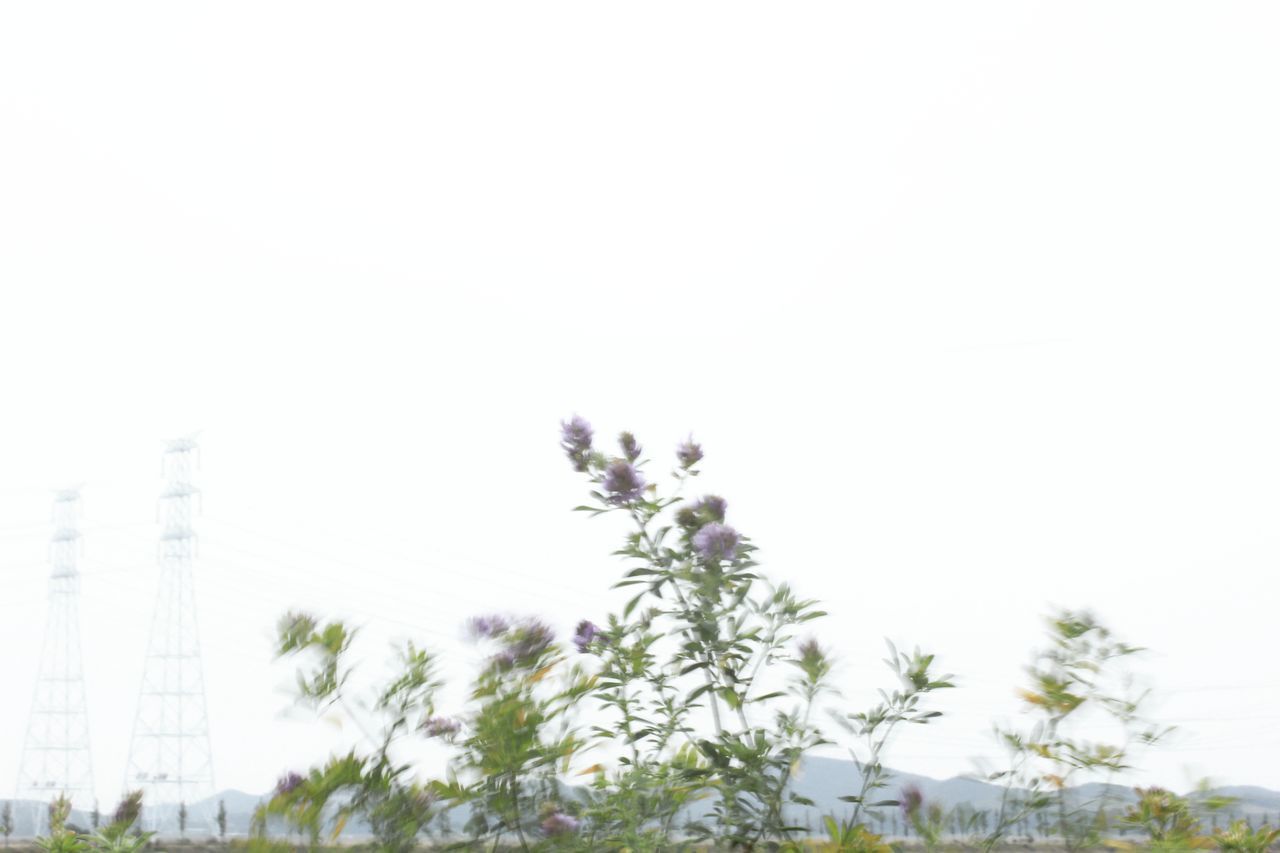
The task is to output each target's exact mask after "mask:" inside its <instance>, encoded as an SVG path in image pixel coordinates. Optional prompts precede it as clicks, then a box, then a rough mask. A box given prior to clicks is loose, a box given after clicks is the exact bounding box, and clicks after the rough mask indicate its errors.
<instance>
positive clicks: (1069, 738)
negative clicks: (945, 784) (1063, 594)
mask: <svg viewBox="0 0 1280 853" xmlns="http://www.w3.org/2000/svg"><path fill="white" fill-rule="evenodd" d="M1049 627H1050V630H1049V637H1050V642H1049V645H1048V646H1047V647H1045V648H1043V649H1042V650H1040V651H1039V652H1038V653H1037V655H1036V659H1035V662H1034V664H1033V665H1032V666H1031V668H1030V670H1029V672H1030V676H1031V686H1030V687H1028V688H1026V689H1024V690H1023V691H1022V698H1023V700H1024V702H1025V703H1026V707H1027V709H1028V710H1029V711H1030V713H1031V714H1032V715H1033V717H1034V722H1033V724H1032V725H1031V727H1030V729H1029V730H1027V731H1019V730H1016V729H1014V728H1001V727H997V729H996V735H997V737H998V739H999V740H1000V742H1001V743H1002V744H1003V745H1004V746H1005V748H1006V750H1007V751H1008V753H1009V756H1010V761H1009V766H1008V768H1007V769H1005V770H1002V771H998V772H994V773H990V774H989V775H988V776H987V779H988V780H989V781H998V782H1001V783H1003V785H1004V791H1003V796H1002V798H1001V804H1000V808H999V811H998V812H997V814H996V818H995V821H994V823H993V825H992V827H991V830H990V831H989V832H988V833H987V834H986V835H985V836H984V837H982V838H981V839H980V840H979V841H980V845H981V846H982V847H983V849H985V850H990V849H992V848H993V847H994V846H995V845H996V844H997V843H999V842H1000V840H1001V839H1003V838H1004V837H1005V836H1006V835H1007V834H1008V832H1009V831H1010V830H1011V829H1012V828H1013V827H1015V826H1018V825H1019V824H1022V823H1024V822H1025V821H1026V819H1027V818H1028V817H1029V816H1031V815H1033V814H1046V813H1047V814H1049V815H1051V818H1052V823H1053V825H1054V831H1055V834H1056V835H1057V836H1058V838H1059V839H1060V840H1061V842H1062V844H1063V846H1064V847H1066V848H1067V849H1068V850H1083V849H1086V848H1088V847H1092V846H1096V845H1097V844H1099V843H1100V842H1101V840H1102V838H1103V836H1104V835H1105V833H1106V830H1107V823H1108V817H1109V815H1108V808H1109V806H1110V805H1111V803H1112V800H1113V799H1114V791H1113V789H1114V788H1115V786H1114V785H1111V784H1104V785H1102V786H1101V793H1100V794H1098V795H1097V796H1095V797H1092V798H1084V797H1081V796H1079V790H1080V789H1079V786H1080V785H1081V784H1083V783H1084V782H1088V781H1092V780H1094V779H1097V778H1098V777H1102V779H1103V780H1104V781H1108V780H1110V779H1111V778H1113V777H1114V776H1115V774H1117V773H1119V772H1122V771H1125V770H1128V769H1130V768H1131V764H1130V762H1131V760H1132V758H1133V756H1134V754H1135V751H1136V750H1137V749H1138V748H1139V747H1141V746H1146V745H1151V744H1154V743H1157V742H1158V741H1159V740H1160V739H1161V738H1162V737H1164V736H1165V735H1166V734H1167V733H1168V731H1169V730H1168V729H1162V728H1160V727H1158V726H1155V725H1153V724H1152V723H1150V722H1148V721H1147V720H1145V719H1144V718H1143V716H1142V705H1143V702H1144V700H1145V698H1146V693H1145V692H1137V693H1135V692H1133V690H1132V688H1131V685H1130V683H1129V680H1128V678H1127V674H1126V673H1125V672H1123V670H1122V669H1121V664H1122V662H1123V661H1125V660H1126V659H1127V658H1129V657H1130V656H1132V655H1134V654H1136V653H1137V652H1139V651H1141V649H1139V648H1138V647H1136V646H1131V645H1128V644H1126V643H1122V642H1120V641H1118V640H1116V639H1114V638H1113V637H1112V634H1111V632H1110V630H1109V629H1107V628H1106V627H1105V626H1103V625H1102V624H1101V623H1099V622H1098V621H1097V620H1096V619H1095V618H1094V617H1093V616H1092V615H1091V614H1089V613H1083V612H1074V611H1070V610H1063V611H1060V612H1058V613H1056V614H1055V615H1054V616H1052V617H1051V618H1050V620H1049ZM1087 712H1098V713H1101V714H1102V715H1103V717H1104V718H1109V719H1110V720H1112V721H1113V722H1114V723H1115V724H1116V726H1117V728H1118V731H1119V733H1120V742H1119V743H1114V744H1113V743H1104V742H1098V741H1090V740H1085V739H1082V738H1080V737H1079V736H1078V735H1076V734H1075V733H1074V728H1075V726H1074V724H1075V723H1076V722H1077V721H1080V720H1081V719H1082V718H1084V717H1085V716H1086V715H1087ZM1073 786H1075V790H1074V791H1073V790H1072V788H1073ZM1073 794H1074V796H1073Z"/></svg>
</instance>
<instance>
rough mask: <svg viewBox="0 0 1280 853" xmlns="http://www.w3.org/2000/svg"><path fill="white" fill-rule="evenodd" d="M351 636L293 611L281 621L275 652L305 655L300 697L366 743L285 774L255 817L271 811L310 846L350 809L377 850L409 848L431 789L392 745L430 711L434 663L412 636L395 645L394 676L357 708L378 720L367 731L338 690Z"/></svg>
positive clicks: (432, 806) (427, 812)
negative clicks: (337, 717)
mask: <svg viewBox="0 0 1280 853" xmlns="http://www.w3.org/2000/svg"><path fill="white" fill-rule="evenodd" d="M354 638H355V632H354V631H353V630H351V629H350V628H348V627H347V626H346V625H344V624H343V623H341V622H337V621H334V622H329V623H326V624H323V625H321V624H320V623H319V622H317V620H316V619H315V618H314V617H312V616H310V615H307V614H301V613H291V614H288V615H286V616H285V617H284V618H283V619H282V620H281V622H280V631H279V644H278V648H277V654H278V656H297V655H303V654H306V655H309V656H310V660H309V662H308V663H305V664H303V665H302V666H300V667H299V670H298V675H297V679H298V693H299V699H300V701H301V702H302V703H304V704H307V705H310V706H312V707H314V708H315V709H317V710H318V711H319V710H327V709H331V708H333V707H334V706H337V708H339V709H341V710H342V711H343V712H345V713H346V715H347V717H348V719H350V720H351V721H353V722H354V723H355V724H356V725H357V726H358V727H359V728H360V730H361V732H362V733H363V734H364V736H365V739H366V741H367V742H368V744H369V745H370V746H371V749H369V751H367V752H364V753H361V752H358V751H356V750H352V751H351V752H349V753H348V754H347V755H343V756H333V757H331V758H330V759H329V760H328V761H327V762H326V763H325V764H324V765H322V766H320V767H316V768H312V769H311V770H310V771H309V772H308V773H307V774H306V775H302V774H298V773H289V774H286V775H285V776H284V777H282V778H281V779H280V782H279V783H278V784H277V786H276V791H275V795H274V796H273V797H272V798H271V800H270V801H269V802H268V803H267V804H266V806H265V808H264V809H263V814H262V815H260V816H259V818H258V822H259V823H260V825H262V826H265V815H266V814H275V815H279V816H281V817H283V818H284V819H285V821H286V822H287V823H288V824H289V825H290V826H292V827H294V828H295V829H298V830H299V831H301V832H304V833H306V834H307V835H308V837H309V838H310V840H311V844H312V845H313V846H315V845H316V844H317V843H318V841H319V839H320V837H321V835H322V833H323V832H324V830H325V829H326V828H328V829H329V830H330V833H331V836H332V837H334V838H336V837H337V836H338V834H340V833H341V832H342V829H343V827H344V826H345V825H346V823H347V821H348V820H349V819H350V818H351V817H352V816H353V815H360V816H362V817H364V818H365V819H366V820H368V822H369V825H370V827H371V829H372V830H373V833H374V836H375V837H376V838H377V840H378V844H379V848H380V849H382V850H387V851H393V853H395V851H407V850H411V849H413V847H414V846H415V845H416V843H417V839H418V837H419V835H420V834H421V833H422V831H423V830H424V829H425V828H426V826H427V824H428V823H429V821H430V820H431V818H432V816H433V815H434V814H435V813H436V811H437V810H438V809H437V807H436V806H437V803H436V801H437V796H436V794H435V793H434V792H433V791H432V790H431V789H430V787H429V786H424V785H422V784H420V783H419V782H417V781H415V780H414V779H413V778H412V772H411V771H412V767H411V765H410V764H409V763H407V762H405V761H403V760H399V759H397V758H396V756H395V750H396V746H397V744H398V743H399V742H400V741H401V740H403V739H404V738H406V737H410V736H414V735H418V736H421V735H422V723H423V721H425V720H427V719H430V718H431V717H432V716H433V714H434V710H435V693H436V691H437V689H438V688H439V686H440V683H439V682H438V680H437V679H436V677H435V663H434V661H433V659H432V658H431V656H430V655H429V654H428V653H427V652H425V651H423V650H422V649H419V648H417V647H416V646H414V645H413V644H412V643H406V644H404V645H403V646H402V647H400V648H399V649H398V650H397V653H398V656H399V664H400V667H399V672H398V674H397V676H396V677H395V678H394V679H393V680H392V681H391V682H390V683H388V684H387V685H385V686H384V687H383V688H382V689H381V690H380V691H378V692H377V693H376V695H375V696H374V697H373V699H372V701H371V702H368V703H365V704H362V705H361V706H360V709H359V710H362V711H365V712H367V714H368V715H370V716H372V717H374V718H375V719H377V720H378V721H379V722H380V724H381V729H380V731H378V732H377V733H376V734H375V733H373V732H371V731H370V730H369V729H368V728H366V726H365V723H364V715H362V714H358V713H357V709H355V708H353V707H352V705H351V702H350V700H349V699H348V696H347V692H346V687H347V682H348V679H349V677H350V675H351V672H350V669H349V668H348V666H347V663H346V660H345V658H346V655H347V653H348V652H349V650H350V648H351V644H352V641H353V640H354Z"/></svg>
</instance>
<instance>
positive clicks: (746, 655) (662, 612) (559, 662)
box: [255, 417, 949, 853]
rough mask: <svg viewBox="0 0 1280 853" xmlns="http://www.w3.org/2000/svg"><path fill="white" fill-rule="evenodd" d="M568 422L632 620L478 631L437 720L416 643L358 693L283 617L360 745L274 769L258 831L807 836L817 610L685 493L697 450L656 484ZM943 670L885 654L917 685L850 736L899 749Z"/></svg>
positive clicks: (334, 661)
mask: <svg viewBox="0 0 1280 853" xmlns="http://www.w3.org/2000/svg"><path fill="white" fill-rule="evenodd" d="M561 426H562V429H561V436H560V446H561V449H562V450H563V451H564V453H565V455H566V456H567V457H568V459H569V461H570V464H571V465H572V467H573V468H574V470H575V471H577V472H579V473H581V474H584V475H585V476H586V478H587V481H588V484H589V491H590V502H589V503H588V504H585V505H583V506H581V507H578V509H579V510H582V511H585V512H588V513H590V514H592V515H611V516H613V517H617V518H621V519H623V520H624V521H625V523H626V525H627V528H628V530H627V532H626V534H625V536H624V539H623V542H622V545H621V547H620V548H619V549H618V550H617V551H616V552H615V553H616V555H617V556H619V557H621V558H622V559H623V560H624V561H625V564H626V565H625V569H624V572H623V574H622V577H621V579H620V580H619V582H618V583H617V584H616V586H617V587H620V588H624V589H627V590H628V591H629V597H628V600H627V601H626V603H625V605H624V606H622V607H621V609H620V612H617V613H613V614H610V615H608V616H606V617H604V618H600V617H596V618H597V619H598V621H592V620H591V619H589V618H584V619H582V620H581V621H579V622H578V624H577V625H576V626H575V628H574V629H573V632H572V633H571V634H570V635H569V636H568V638H567V641H566V642H560V641H559V640H557V638H556V636H555V634H554V632H553V631H552V629H551V628H550V626H548V625H546V624H545V623H543V622H541V621H539V620H537V619H534V618H517V617H512V616H504V615H484V616H479V617H476V618H474V619H472V620H471V621H470V623H469V624H468V632H469V634H470V637H471V639H472V640H474V642H475V643H477V644H478V645H479V646H480V647H482V648H483V649H484V650H485V656H484V658H483V661H482V662H481V664H480V666H479V670H478V672H477V673H476V675H475V677H474V680H473V681H472V684H471V690H470V693H469V698H468V701H467V703H466V704H465V705H464V707H462V708H460V709H456V710H455V711H454V712H452V713H446V712H443V711H442V710H441V709H439V708H437V700H436V696H437V693H438V689H439V688H440V686H441V685H440V683H439V681H438V679H437V678H436V676H435V661H434V659H433V658H432V656H431V655H430V654H428V653H427V652H425V651H423V650H422V649H420V648H418V647H416V646H414V645H412V644H405V645H404V646H402V647H401V648H400V649H399V652H398V653H399V663H398V666H397V668H396V673H397V674H396V675H395V676H394V677H393V678H392V680H391V681H390V682H389V683H388V684H386V685H385V686H384V687H383V688H381V689H380V690H377V691H376V692H375V693H374V694H373V696H372V698H365V699H363V700H362V699H360V698H359V697H358V696H355V695H353V690H352V688H351V685H350V680H351V675H352V671H351V665H350V663H349V660H348V658H349V657H350V653H351V649H352V647H353V644H354V641H355V639H356V635H357V632H356V631H354V630H353V629H351V628H349V627H348V626H347V625H345V624H343V623H342V622H339V621H330V622H322V621H321V620H319V619H317V618H315V617H313V616H311V615H308V614H302V613H293V614H288V615H286V616H285V617H284V618H283V619H282V620H281V622H280V625H279V632H278V634H279V643H278V648H277V652H278V655H279V656H281V657H290V658H294V659H295V660H297V661H298V662H299V667H298V670H297V692H298V697H299V700H300V701H301V702H302V703H303V704H305V705H308V706H311V707H313V708H314V709H315V710H316V711H318V712H325V713H326V714H332V713H335V712H336V713H340V714H343V715H345V716H346V717H347V718H348V719H350V720H352V721H354V722H355V723H356V724H357V726H358V727H359V729H360V731H361V733H362V734H363V736H364V741H365V744H364V746H362V747H361V748H359V749H353V750H351V751H349V752H348V753H347V754H345V755H340V756H334V757H331V758H330V759H329V760H328V761H327V762H326V763H324V764H322V765H319V766H317V767H313V768H311V769H309V770H306V771H302V772H294V773H289V774H286V775H284V776H283V777H282V778H281V781H280V784H279V785H278V786H277V789H276V792H275V794H274V796H273V797H272V798H271V800H270V802H268V803H266V804H265V805H264V806H263V808H262V809H261V810H260V813H259V814H258V815H256V816H255V826H256V827H258V828H259V830H260V829H261V828H262V827H264V826H265V821H266V817H267V816H268V815H269V814H271V815H276V816H279V817H281V818H283V819H284V820H285V821H286V822H287V823H288V824H289V825H290V826H291V827H292V828H294V829H295V830H298V831H300V832H302V833H303V834H305V835H306V836H308V838H309V841H310V845H311V846H312V847H317V846H318V845H319V844H320V843H321V841H322V840H323V837H324V836H325V835H326V834H327V835H328V836H329V837H330V838H333V837H336V836H337V835H338V833H340V832H341V831H342V829H343V827H344V826H345V825H346V823H347V822H348V821H349V820H350V819H351V818H353V817H357V816H358V817H360V818H361V819H363V820H365V821H366V822H367V823H368V824H369V825H370V826H371V828H372V829H373V832H374V834H375V835H376V836H377V845H378V849H380V850H387V851H393V853H394V851H408V850H410V849H412V847H413V846H414V845H415V844H416V843H417V841H418V840H419V839H420V838H421V836H422V835H424V834H432V833H437V832H439V833H441V834H443V833H444V832H445V830H444V829H443V827H444V824H445V823H446V822H448V821H450V820H451V818H450V815H451V814H453V813H456V814H457V815H459V816H460V817H461V820H460V824H461V833H462V834H463V836H465V838H466V842H463V843H464V844H470V845H472V846H478V845H484V846H486V847H489V848H491V849H501V848H503V847H510V846H516V847H518V848H519V849H522V850H534V849H538V850H597V849H629V850H633V851H642V850H666V849H671V848H673V847H686V846H689V845H694V844H702V845H707V844H709V845H711V846H712V847H714V848H715V849H757V848H768V849H778V848H787V849H795V848H796V847H797V845H798V844H799V838H800V836H801V835H804V834H807V830H806V829H805V828H804V827H801V826H799V825H797V824H798V822H799V821H798V819H797V817H798V814H797V812H798V809H799V808H800V807H805V806H812V805H813V803H812V802H810V801H809V800H807V799H805V798H804V797H802V796H801V795H800V794H798V793H797V792H796V791H795V790H794V787H795V786H794V785H792V784H791V783H792V782H793V781H794V774H795V773H796V771H797V768H799V766H800V763H801V760H802V758H803V757H804V756H805V755H806V753H808V752H809V751H810V750H812V749H814V748H815V747H819V746H822V745H824V744H826V743H827V742H828V740H827V737H826V735H825V734H824V732H823V730H822V728H821V727H820V726H819V724H818V719H819V718H820V717H822V716H823V715H822V714H821V713H820V711H821V710H822V708H821V707H820V706H821V704H822V703H823V702H824V701H825V700H826V699H827V698H829V697H831V696H833V695H834V692H833V691H832V689H831V687H830V683H829V682H830V675H831V670H832V658H831V655H830V654H829V652H828V651H827V650H826V649H824V648H823V647H822V646H821V645H820V644H819V643H818V642H817V641H816V640H815V639H813V638H811V637H807V636H803V637H802V636H801V634H802V632H803V631H804V630H805V628H806V627H807V626H808V624H809V623H810V622H812V621H813V620H815V619H818V618H819V617H821V616H822V615H823V613H822V612H821V611H820V610H818V609H817V607H816V605H815V602H813V601H810V600H806V599H803V598H800V597H799V596H797V595H796V594H795V593H794V592H792V590H791V589H790V588H789V587H788V586H787V585H785V584H773V583H770V582H769V581H768V580H766V579H765V578H764V577H763V576H762V575H761V574H760V572H759V571H758V567H757V564H756V561H755V558H754V555H755V546H754V545H753V543H752V542H751V539H750V538H749V537H748V536H746V535H744V534H743V533H742V532H741V531H739V530H738V529H737V528H736V527H734V526H733V523H732V520H731V518H730V517H729V512H728V510H729V506H728V502H727V501H725V499H724V498H722V497H720V496H717V495H713V494H708V495H703V496H701V497H697V498H689V497H688V496H686V495H685V491H686V489H687V487H688V486H689V484H690V483H691V482H692V481H694V479H695V478H697V477H698V476H699V475H700V468H699V465H700V463H701V462H702V460H703V458H704V452H703V449H702V447H701V445H699V444H698V443H696V442H695V441H694V440H693V439H692V438H689V439H687V440H686V441H684V442H682V443H681V444H680V445H679V446H678V447H677V448H676V450H675V453H674V459H672V463H673V465H672V470H671V473H670V477H669V478H659V477H656V476H654V473H653V470H652V469H653V468H654V467H655V463H654V462H653V460H651V459H649V458H647V457H646V455H645V451H644V448H643V447H642V446H641V444H640V442H639V440H638V439H637V438H636V437H635V436H634V435H632V434H631V433H626V432H624V433H622V434H621V435H620V436H619V438H618V442H617V449H616V451H613V452H605V451H603V450H601V449H600V448H598V447H597V446H596V444H595V431H594V430H593V429H592V427H591V425H590V424H589V423H587V422H586V421H585V420H583V419H582V418H580V417H574V418H572V419H570V420H568V421H566V422H564V423H563V424H562V425H561ZM586 615H589V614H584V616H586ZM931 661H932V657H931V656H926V655H921V654H919V653H917V654H916V656H914V657H907V656H901V657H900V658H899V656H897V655H896V653H895V657H894V661H893V665H894V666H895V667H896V668H897V671H898V674H899V676H900V677H901V678H903V679H905V681H904V684H905V685H908V686H906V687H904V688H903V689H902V690H900V691H898V692H896V693H894V694H893V696H892V697H889V696H888V694H886V701H887V702H889V703H890V706H889V708H888V710H883V711H879V712H875V713H877V714H878V715H879V716H878V717H877V721H876V722H874V723H872V724H870V725H869V726H867V725H866V721H865V720H864V722H863V723H860V724H858V725H856V726H853V730H856V731H858V732H859V733H861V734H864V735H866V734H868V733H874V732H878V731H883V732H884V733H885V734H886V736H887V730H888V729H892V727H893V725H895V724H896V722H900V721H911V722H924V721H926V720H927V719H928V718H929V717H930V716H932V715H931V714H928V713H926V712H924V711H922V710H920V708H919V707H918V706H917V703H918V701H919V696H920V695H922V694H923V693H926V692H929V691H930V690H933V689H937V688H939V687H943V686H949V685H948V684H945V683H943V681H941V680H938V679H935V678H933V677H932V676H931V675H929V674H928V667H929V664H930V663H931ZM587 713H591V717H590V718H589V719H584V715H585V714H587ZM850 716H851V717H853V716H855V715H850ZM370 720H372V721H374V722H373V724H368V723H369V721H370ZM851 725H852V724H851ZM860 726H861V727H860ZM882 726H884V728H881V727H882ZM885 739H886V738H881V739H880V740H879V741H877V742H876V743H877V744H878V746H876V749H875V752H874V753H873V757H874V759H875V762H876V766H877V767H879V764H878V761H879V758H878V756H879V749H880V748H882V747H883V745H884V740H885ZM414 740H416V741H419V742H421V741H430V742H435V743H438V744H441V745H443V746H445V747H446V748H447V749H448V750H449V751H450V755H451V757H450V759H449V761H448V765H447V768H446V770H445V772H444V773H443V774H441V775H440V776H439V777H438V778H434V779H424V778H421V777H420V776H419V775H418V774H417V773H416V772H415V769H414V767H413V766H412V763H411V762H410V761H409V760H408V759H407V758H405V757H403V756H405V755H407V754H408V752H407V750H406V749H402V746H407V742H411V741H414ZM588 756H590V757H588ZM592 759H596V760H595V763H593V764H591V765H590V766H586V767H584V766H583V765H584V764H587V762H588V761H590V760H592ZM867 790H868V789H867V788H866V786H865V785H864V788H863V790H862V791H861V793H860V794H859V795H858V797H859V799H858V802H859V803H860V804H861V803H862V802H863V799H862V798H863V797H865V795H866V793H867ZM860 808H861V806H860ZM836 830H837V840H840V839H843V841H841V844H843V843H844V841H848V840H850V839H853V840H855V841H856V843H857V845H859V846H858V847H856V848H855V847H846V846H842V847H841V848H840V849H860V850H868V851H870V850H882V849H884V846H883V843H882V842H881V841H880V839H879V837H878V836H876V835H874V834H873V833H871V832H869V831H868V830H867V829H866V827H865V826H862V825H861V824H855V825H843V826H836ZM259 840H262V839H259ZM263 843H265V841H263Z"/></svg>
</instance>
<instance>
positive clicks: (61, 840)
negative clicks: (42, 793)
mask: <svg viewBox="0 0 1280 853" xmlns="http://www.w3.org/2000/svg"><path fill="white" fill-rule="evenodd" d="M70 817H71V801H70V800H68V799H67V798H66V797H64V796H58V797H55V798H54V800H53V801H52V802H50V803H49V834H48V835H46V836H42V837H40V838H37V839H36V846H37V847H39V848H40V849H41V850H47V851H49V853H78V851H81V850H89V849H90V847H89V845H88V843H87V842H86V841H85V840H84V839H83V838H82V837H81V836H80V834H79V833H78V832H76V831H75V830H74V829H72V828H71V827H69V826H67V820H68V819H69V818H70Z"/></svg>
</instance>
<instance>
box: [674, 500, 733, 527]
mask: <svg viewBox="0 0 1280 853" xmlns="http://www.w3.org/2000/svg"><path fill="white" fill-rule="evenodd" d="M728 509H729V502H728V501H726V500H725V499H724V498H722V497H720V496H719V495H705V496H703V497H701V498H699V499H698V500H696V501H694V502H693V503H691V504H689V505H688V506H684V507H681V508H680V511H679V512H677V513H676V523H677V524H679V525H680V526H681V527H690V528H697V527H701V526H702V525H704V524H706V523H707V522H708V521H724V514H725V512H726V511H727V510H728Z"/></svg>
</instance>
